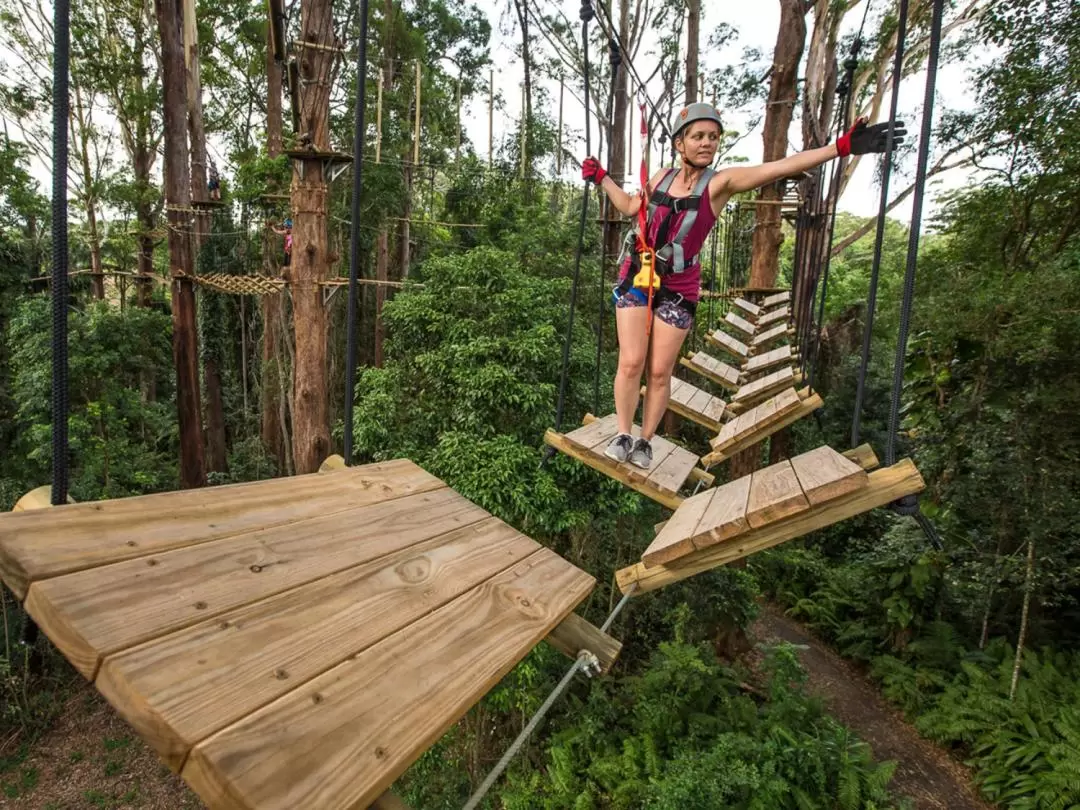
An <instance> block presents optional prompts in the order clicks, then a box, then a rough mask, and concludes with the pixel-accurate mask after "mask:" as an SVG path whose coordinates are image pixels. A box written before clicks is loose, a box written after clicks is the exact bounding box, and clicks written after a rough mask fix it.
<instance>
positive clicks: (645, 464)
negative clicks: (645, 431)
mask: <svg viewBox="0 0 1080 810" xmlns="http://www.w3.org/2000/svg"><path fill="white" fill-rule="evenodd" d="M630 463H631V464H633V465H634V466H635V467H641V469H643V470H647V469H649V465H651V464H652V445H651V444H649V442H647V441H646V440H645V439H638V440H637V441H636V442H634V449H633V450H631V451H630Z"/></svg>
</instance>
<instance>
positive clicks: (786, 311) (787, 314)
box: [757, 307, 791, 329]
mask: <svg viewBox="0 0 1080 810" xmlns="http://www.w3.org/2000/svg"><path fill="white" fill-rule="evenodd" d="M789 320H791V307H780V308H778V309H774V310H772V311H770V312H766V313H765V314H764V315H762V316H761V317H760V318H758V322H757V325H758V329H767V328H768V327H770V326H773V325H774V324H778V323H784V324H786V323H787V322H788V321H789Z"/></svg>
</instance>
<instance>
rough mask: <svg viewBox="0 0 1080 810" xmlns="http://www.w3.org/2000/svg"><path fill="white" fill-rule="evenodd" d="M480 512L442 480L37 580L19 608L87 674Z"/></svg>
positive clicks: (481, 513) (473, 518)
mask: <svg viewBox="0 0 1080 810" xmlns="http://www.w3.org/2000/svg"><path fill="white" fill-rule="evenodd" d="M338 474H342V473H338ZM485 517H487V513H486V512H485V511H484V510H483V509H481V508H480V507H478V506H476V505H475V504H472V503H470V502H469V501H467V500H465V499H464V498H462V497H461V496H460V495H458V494H457V493H456V492H454V491H453V490H451V489H449V488H446V487H443V489H441V490H435V491H434V492H425V493H421V494H419V495H413V496H411V497H408V498H397V499H395V500H392V501H387V502H384V503H377V504H372V505H369V506H364V507H361V508H359V509H354V510H352V511H350V512H348V513H346V514H345V515H340V514H333V515H328V516H325V517H320V518H312V519H310V520H307V521H304V522H303V523H302V524H295V523H294V524H290V525H287V526H279V527H274V528H272V529H267V530H260V531H256V532H251V533H249V534H244V535H240V536H238V537H230V538H226V539H224V540H217V541H214V542H213V543H203V544H200V545H196V546H192V547H190V548H182V549H176V550H174V551H169V552H166V553H164V554H155V555H153V556H151V557H148V558H144V559H138V560H128V561H126V562H121V563H116V564H115V565H109V566H104V567H101V568H95V569H92V570H89V571H80V572H78V573H75V574H68V575H66V576H62V577H56V578H53V579H47V580H43V581H41V582H35V583H33V584H32V585H31V586H30V591H29V594H28V596H27V599H26V610H27V612H28V613H29V614H30V615H31V616H33V617H34V620H35V621H36V622H37V623H38V624H39V625H40V626H41V628H42V630H44V631H45V633H46V635H48V636H49V638H50V639H51V640H52V642H53V643H54V644H56V646H57V647H58V648H59V649H60V651H61V652H63V653H64V655H65V656H66V657H67V659H68V660H69V661H71V663H72V664H73V665H74V666H75V668H76V669H77V670H79V672H81V673H82V674H83V675H84V676H86V677H87V678H92V677H93V676H94V674H95V672H96V671H97V667H98V664H99V663H100V660H101V658H102V657H104V656H107V655H111V654H112V653H115V652H118V651H120V650H123V649H126V648H128V647H131V646H133V645H135V644H139V643H141V642H144V641H148V640H150V639H152V638H157V637H159V636H161V635H164V634H165V633H168V632H172V631H175V630H179V629H182V628H184V627H187V626H190V625H193V624H196V623H198V622H202V621H205V620H207V619H209V618H211V617H215V616H218V615H221V614H222V613H226V612H228V611H230V610H233V609H235V608H238V607H240V606H242V605H246V604H250V603H252V602H255V601H258V600H259V599H265V598H267V597H269V596H273V595H275V594H277V593H281V592H282V591H285V590H287V589H289V588H295V587H298V586H300V585H303V584H305V583H307V582H312V581H314V580H316V579H319V578H320V577H324V576H328V575H330V574H332V573H336V572H337V571H341V570H343V569H346V568H349V567H351V566H354V565H360V564H362V563H365V562H368V561H370V560H373V559H376V558H378V557H381V556H384V555H386V554H390V553H393V552H395V551H398V550H400V549H402V548H406V547H408V546H410V545H414V544H416V543H421V542H423V541H424V540H427V539H429V538H431V537H434V536H437V535H440V534H444V533H445V532H447V531H450V530H451V529H456V528H458V527H461V526H467V525H469V524H472V523H477V522H479V521H481V520H483V519H484V518H485Z"/></svg>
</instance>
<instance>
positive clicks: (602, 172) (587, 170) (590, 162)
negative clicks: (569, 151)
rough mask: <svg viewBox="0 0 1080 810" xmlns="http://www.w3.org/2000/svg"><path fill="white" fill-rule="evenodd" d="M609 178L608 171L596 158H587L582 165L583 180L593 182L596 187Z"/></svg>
mask: <svg viewBox="0 0 1080 810" xmlns="http://www.w3.org/2000/svg"><path fill="white" fill-rule="evenodd" d="M605 177H607V169H605V168H604V167H603V166H601V165H600V161H599V160H597V159H596V158H594V157H587V158H585V161H584V162H583V163H582V164H581V179H582V180H584V181H586V182H588V181H589V180H592V181H593V182H594V183H596V185H600V184H601V183H603V182H604V178H605Z"/></svg>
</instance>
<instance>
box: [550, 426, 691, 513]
mask: <svg viewBox="0 0 1080 810" xmlns="http://www.w3.org/2000/svg"><path fill="white" fill-rule="evenodd" d="M544 442H545V443H546V444H548V445H550V446H551V447H554V448H555V449H556V450H558V451H559V452H561V453H565V454H566V455H568V456H570V457H571V458H575V459H577V460H578V461H580V462H582V463H583V464H586V465H588V466H589V467H592V468H593V469H594V470H596V471H597V472H602V473H603V474H604V475H606V476H608V477H610V478H614V479H615V480H616V481H618V482H619V483H621V484H625V485H626V486H628V487H630V488H631V489H633V490H636V491H637V492H640V493H641V494H642V495H645V496H646V497H649V498H652V499H653V500H654V501H656V502H657V503H659V504H661V505H662V506H666V507H667V508H668V509H677V508H678V507H679V504H681V503H682V502H683V499H682V497H680V496H678V495H673V494H671V493H670V492H667V491H664V490H659V489H657V488H656V487H654V486H652V485H651V484H648V483H647V482H645V481H641V480H638V479H634V478H631V477H630V475H629V473H628V471H627V470H626V467H627V466H628V465H626V464H616V463H615V461H614V460H612V459H610V458H608V457H607V456H605V455H602V454H600V453H594V452H592V451H589V450H582V449H581V448H580V447H578V446H577V445H576V444H573V443H572V442H568V441H566V437H565V436H563V435H562V434H561V433H557V432H556V431H554V430H548V431H546V432H545V433H544Z"/></svg>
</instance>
